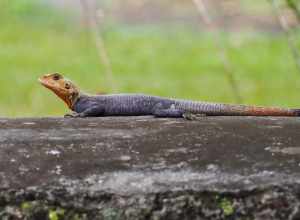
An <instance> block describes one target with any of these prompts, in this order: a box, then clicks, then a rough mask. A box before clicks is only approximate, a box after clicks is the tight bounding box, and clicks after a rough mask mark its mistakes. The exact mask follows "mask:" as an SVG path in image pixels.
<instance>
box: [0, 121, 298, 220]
mask: <svg viewBox="0 0 300 220" xmlns="http://www.w3.org/2000/svg"><path fill="white" fill-rule="evenodd" d="M299 171H300V119H299V118H252V117H203V119H200V120H199V121H185V120H183V119H154V118H152V117H115V118H97V119H95V118H94V119H61V118H47V119H0V219H51V220H58V219H74V220H75V219H76V220H77V219H109V220H112V219H122V220H123V219H147V220H148V219H155V220H159V219H170V220H176V219H178V220H182V219H183V220H184V219H199V220H200V219H212V220H213V219H241V220H248V219H249V220H253V219H262V220H267V219H283V220H288V219H295V220H296V219H300V209H299V208H300V184H299V183H300V174H299Z"/></svg>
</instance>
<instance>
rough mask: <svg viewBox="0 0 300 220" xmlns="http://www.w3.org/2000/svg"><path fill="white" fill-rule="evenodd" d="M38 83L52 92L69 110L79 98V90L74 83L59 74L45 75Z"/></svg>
mask: <svg viewBox="0 0 300 220" xmlns="http://www.w3.org/2000/svg"><path fill="white" fill-rule="evenodd" d="M39 82H40V83H41V84H42V85H43V86H45V87H46V88H48V89H50V90H51V91H53V92H54V93H55V94H56V95H57V96H58V97H59V98H61V99H62V100H63V101H64V102H65V103H66V104H67V105H68V107H69V108H70V109H73V106H74V104H75V102H76V100H77V99H78V97H79V96H80V91H79V88H78V87H77V86H76V85H75V84H74V83H72V82H71V81H70V80H68V79H65V78H64V77H63V76H62V75H61V74H59V73H53V74H46V75H44V76H42V77H40V78H39Z"/></svg>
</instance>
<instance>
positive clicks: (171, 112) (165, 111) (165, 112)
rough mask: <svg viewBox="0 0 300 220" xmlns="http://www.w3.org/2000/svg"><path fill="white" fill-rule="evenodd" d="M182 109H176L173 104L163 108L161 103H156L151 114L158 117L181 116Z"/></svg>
mask: <svg viewBox="0 0 300 220" xmlns="http://www.w3.org/2000/svg"><path fill="white" fill-rule="evenodd" d="M183 113H184V112H183V111H182V110H179V109H176V108H175V106H174V105H171V106H169V108H164V107H163V105H162V104H161V103H159V104H157V105H156V106H155V107H154V109H153V112H152V114H153V115H154V116H155V117H158V118H182V117H183Z"/></svg>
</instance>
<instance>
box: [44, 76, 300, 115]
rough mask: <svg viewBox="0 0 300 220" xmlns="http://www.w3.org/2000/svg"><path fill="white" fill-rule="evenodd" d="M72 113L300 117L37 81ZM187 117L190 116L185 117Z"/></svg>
mask: <svg viewBox="0 0 300 220" xmlns="http://www.w3.org/2000/svg"><path fill="white" fill-rule="evenodd" d="M39 81H40V82H41V84H42V85H43V86H45V87H46V88H48V89H50V90H52V91H53V92H54V93H55V94H56V95H57V96H59V97H60V98H61V99H62V100H63V101H64V102H65V103H66V104H67V105H68V107H69V108H70V109H71V110H72V111H73V113H72V114H68V115H66V116H70V117H100V116H141V115H154V116H156V117H170V118H182V117H186V116H187V115H198V114H199V115H207V116H295V117H296V116H300V110H299V109H289V108H278V107H256V106H246V105H233V104H219V103H209V102H197V101H189V100H181V99H170V98H162V97H157V96H150V95H143V94H113V95H88V94H85V93H82V92H81V91H80V89H79V88H78V87H77V86H76V85H75V84H74V83H72V82H71V81H70V80H68V79H66V78H64V77H63V76H62V75H61V74H58V73H54V74H47V75H44V76H43V77H41V78H40V79H39ZM187 118H189V117H187Z"/></svg>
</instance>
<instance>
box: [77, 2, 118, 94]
mask: <svg viewBox="0 0 300 220" xmlns="http://www.w3.org/2000/svg"><path fill="white" fill-rule="evenodd" d="M80 3H81V7H82V12H83V15H84V17H85V19H86V23H87V24H88V26H89V29H90V32H91V38H92V39H93V40H94V43H95V46H96V49H97V52H98V56H99V59H100V61H101V63H102V64H103V66H104V68H105V75H106V79H107V81H108V84H109V85H110V87H111V89H112V90H113V92H116V91H117V86H116V83H115V80H114V77H113V71H112V65H111V61H110V59H109V56H108V53H107V50H106V47H105V43H104V40H103V38H102V36H101V34H100V31H99V26H100V25H99V22H98V18H97V9H96V8H94V7H92V6H91V4H90V2H89V0H80ZM95 7H96V5H95Z"/></svg>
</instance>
